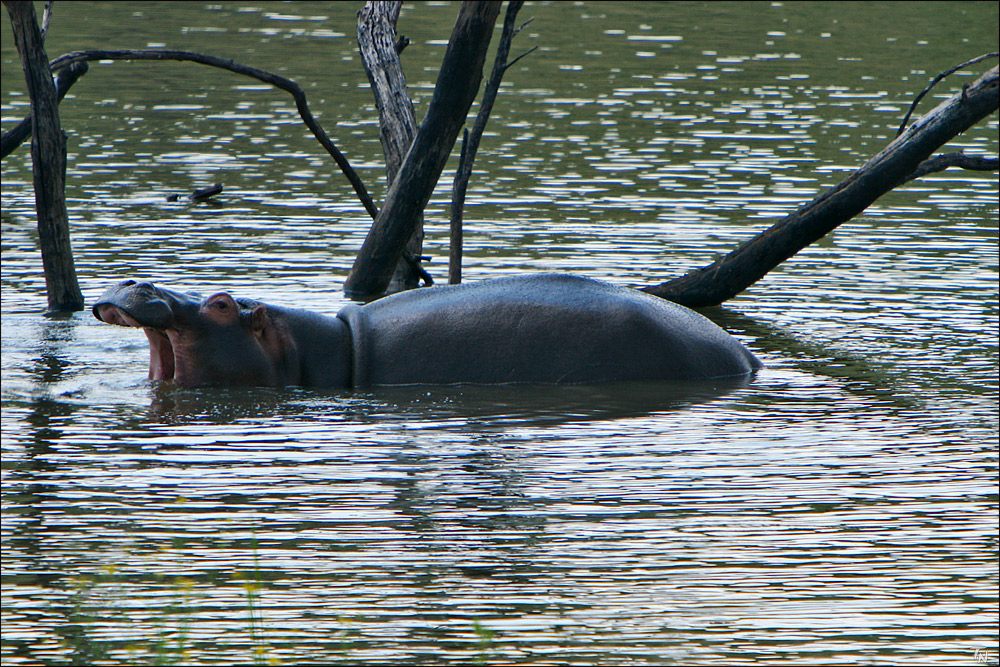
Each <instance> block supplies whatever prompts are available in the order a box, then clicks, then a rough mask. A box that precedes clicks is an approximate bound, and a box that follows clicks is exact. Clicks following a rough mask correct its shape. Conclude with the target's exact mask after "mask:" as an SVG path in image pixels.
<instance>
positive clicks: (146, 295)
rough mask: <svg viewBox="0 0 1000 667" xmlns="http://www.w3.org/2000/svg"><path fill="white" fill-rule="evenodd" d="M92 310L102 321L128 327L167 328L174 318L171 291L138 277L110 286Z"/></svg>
mask: <svg viewBox="0 0 1000 667" xmlns="http://www.w3.org/2000/svg"><path fill="white" fill-rule="evenodd" d="M91 310H92V312H93V313H94V317H96V318H97V319H99V320H101V321H102V322H107V323H108V324H118V325H121V326H126V327H140V328H147V327H148V328H152V329H166V328H167V327H169V326H170V325H171V323H172V322H173V321H174V313H173V308H172V307H171V304H170V302H169V295H168V294H167V293H164V292H163V291H161V290H160V289H158V288H157V287H156V286H155V285H153V284H152V283H146V282H136V281H135V280H123V281H122V282H120V283H118V284H117V285H115V286H114V287H110V288H109V289H108V290H107V291H106V292H104V294H102V295H101V297H100V298H99V299H98V300H97V302H96V303H95V304H94V307H93V308H92V309H91Z"/></svg>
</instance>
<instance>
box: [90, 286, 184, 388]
mask: <svg viewBox="0 0 1000 667" xmlns="http://www.w3.org/2000/svg"><path fill="white" fill-rule="evenodd" d="M94 311H95V314H96V315H97V317H98V319H100V320H101V321H103V322H107V323H108V324H117V325H118V326H123V327H134V328H137V329H142V330H143V332H144V333H145V334H146V338H147V339H148V340H149V379H150V380H172V379H174V371H175V369H176V367H177V362H176V360H175V358H174V346H173V344H172V343H171V342H170V337H169V336H168V335H167V333H166V332H165V331H160V330H159V329H152V328H150V327H146V326H143V325H142V324H140V323H139V322H138V321H137V320H136V319H135V318H134V317H132V316H131V315H129V314H128V313H126V312H125V311H124V310H122V309H121V308H119V307H118V306H114V305H111V304H109V303H102V304H99V305H97V306H96V307H95V308H94Z"/></svg>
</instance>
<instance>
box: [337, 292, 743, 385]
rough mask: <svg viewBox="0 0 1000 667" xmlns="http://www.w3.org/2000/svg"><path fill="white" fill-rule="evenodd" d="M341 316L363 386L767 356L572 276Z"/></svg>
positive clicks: (723, 368) (423, 296)
mask: <svg viewBox="0 0 1000 667" xmlns="http://www.w3.org/2000/svg"><path fill="white" fill-rule="evenodd" d="M339 317H341V318H342V319H343V320H345V321H346V322H347V323H348V326H349V328H350V329H351V336H352V339H353V343H352V345H353V356H354V361H353V367H354V379H353V385H354V386H356V387H369V386H377V385H400V384H457V383H476V384H502V383H589V382H607V381H619V380H661V379H662V380H703V379H711V378H722V377H735V376H741V375H747V374H749V373H751V372H753V370H755V369H756V368H759V367H760V363H759V362H758V361H757V359H756V358H755V357H754V356H753V355H752V354H751V353H750V352H749V351H748V350H747V349H746V348H744V347H743V345H741V344H740V343H739V341H737V340H736V339H735V338H733V337H732V336H730V335H729V334H728V333H726V332H725V331H723V330H722V329H721V328H719V327H718V326H716V325H715V324H714V323H712V322H711V321H710V320H708V319H706V318H705V317H703V316H701V315H699V314H698V313H695V312H694V311H691V310H689V309H687V308H684V307H682V306H678V305H677V304H674V303H670V302H668V301H664V300H663V299H659V298H657V297H654V296H650V295H648V294H645V293H643V292H639V291H636V290H632V289H628V288H624V287H617V286H614V285H610V284H608V283H604V282H600V281H597V280H591V279H589V278H582V277H579V276H572V275H562V274H544V273H543V274H527V275H517V276H511V277H506V278H496V279H493V280H484V281H479V282H472V283H467V284H463V285H458V286H448V287H432V288H426V289H419V290H413V291H409V292H403V293H400V294H396V295H393V296H389V297H386V298H384V299H380V300H379V301H376V302H374V303H371V304H368V305H366V306H361V307H358V306H349V307H347V308H345V309H344V310H343V311H341V313H340V315H339Z"/></svg>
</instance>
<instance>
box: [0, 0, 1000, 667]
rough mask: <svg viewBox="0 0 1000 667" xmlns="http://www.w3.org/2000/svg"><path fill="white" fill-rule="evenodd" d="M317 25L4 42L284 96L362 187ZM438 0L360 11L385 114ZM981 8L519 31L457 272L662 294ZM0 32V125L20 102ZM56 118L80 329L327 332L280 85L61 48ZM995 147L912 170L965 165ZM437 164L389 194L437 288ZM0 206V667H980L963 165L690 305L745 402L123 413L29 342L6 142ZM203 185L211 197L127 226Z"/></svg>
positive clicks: (977, 470)
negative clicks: (68, 72) (591, 282)
mask: <svg viewBox="0 0 1000 667" xmlns="http://www.w3.org/2000/svg"><path fill="white" fill-rule="evenodd" d="M359 8H360V3H283V4H278V3H271V2H262V3H255V4H239V3H228V2H223V3H212V4H202V3H151V2H130V3H56V14H55V18H54V21H53V25H52V29H51V33H50V35H49V37H48V41H47V47H48V52H49V55H50V57H55V56H57V55H59V54H61V53H65V52H68V51H71V50H78V49H84V48H156V47H166V48H178V49H183V48H187V49H191V50H197V51H203V52H207V53H212V54H215V55H220V56H225V57H231V58H234V59H236V60H238V61H240V62H244V63H246V64H249V65H254V66H257V67H261V68H264V69H270V70H274V71H277V72H279V73H281V74H283V75H285V76H288V77H291V78H294V79H295V80H297V81H298V82H299V83H300V84H301V85H302V86H303V87H304V88H305V90H306V91H307V94H308V95H309V99H310V102H311V104H312V105H313V109H314V112H315V113H317V114H318V115H319V116H320V118H321V122H322V123H323V125H324V126H325V127H326V128H327V130H328V132H329V133H330V134H331V136H333V137H334V140H335V141H336V142H337V143H338V145H339V146H340V147H341V149H342V150H343V151H344V152H345V153H346V154H347V156H348V157H349V159H350V160H351V161H352V163H353V164H354V165H355V166H356V167H358V168H359V170H360V172H361V174H362V177H363V178H364V179H365V180H366V182H367V183H368V185H369V188H370V189H371V190H372V191H373V193H374V194H375V196H376V199H377V200H380V199H381V197H382V196H383V195H384V191H385V185H384V173H383V171H382V166H381V165H382V158H381V151H380V147H379V143H378V127H377V123H376V120H375V114H374V109H373V103H372V101H371V95H370V93H369V91H368V89H367V81H366V79H365V76H364V73H363V70H362V68H361V64H360V59H359V57H358V56H357V55H356V46H355V40H354V38H353V35H354V32H355V27H354V25H355V14H356V12H357V10H358V9H359ZM456 8H457V6H456V5H455V4H447V3H434V4H420V3H415V4H412V5H406V7H405V9H404V11H403V15H402V17H401V19H400V29H401V32H403V33H404V34H406V35H407V36H408V37H409V38H410V40H411V42H412V43H411V46H410V47H408V48H407V50H406V51H405V52H404V54H403V55H404V57H403V60H404V65H405V67H406V73H407V76H408V78H409V81H410V85H411V89H412V91H413V93H414V97H415V99H416V104H417V114H418V117H422V115H423V110H424V109H425V108H426V103H427V101H428V100H429V96H430V94H431V92H432V89H433V82H434V80H435V77H436V72H437V67H438V65H439V63H440V58H441V55H442V53H443V50H444V45H445V43H446V40H447V37H448V34H449V32H450V29H451V24H452V22H453V20H454V15H455V11H456ZM997 14H998V9H997V4H996V3H960V2H954V3H903V4H899V3H857V4H854V3H851V4H843V3H801V4H800V3H770V4H767V3H753V4H743V3H736V4H727V3H707V4H701V3H666V4H660V3H633V2H617V3H569V2H566V3H535V4H529V5H528V6H526V7H525V8H524V10H523V11H522V17H523V18H524V19H528V18H532V17H533V18H534V21H533V22H532V23H531V24H530V25H529V26H528V27H527V28H525V30H524V31H523V32H522V33H521V35H520V36H519V37H518V39H517V41H516V42H515V46H514V53H515V54H517V53H520V52H521V51H523V50H526V49H528V48H530V47H532V46H537V47H538V50H537V51H536V52H535V53H533V54H532V55H530V56H528V57H527V58H525V59H523V60H521V61H519V62H518V63H517V64H516V65H515V66H514V67H512V68H511V70H510V71H509V72H508V75H507V77H506V82H505V86H504V88H503V90H502V93H501V96H500V99H499V100H498V103H497V106H496V110H495V112H494V115H493V118H492V119H491V124H490V128H489V132H488V134H487V136H486V137H485V138H484V141H483V146H482V149H481V152H480V157H479V160H478V162H477V173H476V175H475V176H474V179H473V183H472V186H471V188H470V201H469V206H468V209H467V212H466V221H467V228H468V231H467V236H466V248H467V251H468V252H467V256H466V261H465V267H466V276H467V277H468V278H469V279H476V278H485V277H490V276H496V275H501V274H505V273H511V272H518V271H535V270H556V271H567V272H576V273H581V274H585V275H590V276H594V277H598V278H603V279H608V280H612V281H614V282H618V283H621V284H632V285H640V284H650V283H652V282H658V281H662V280H666V279H668V278H670V277H673V276H676V275H679V274H680V273H682V272H684V271H686V270H687V269H690V268H693V267H697V266H701V265H704V264H706V263H708V262H709V261H710V260H711V259H712V258H713V257H714V256H715V255H717V254H718V253H721V252H725V251H727V250H728V249H730V248H731V247H732V246H733V245H734V244H735V243H737V242H739V241H740V240H742V239H744V238H746V237H748V236H749V235H751V234H753V233H754V232H755V231H757V230H759V229H761V228H763V227H765V226H767V225H769V224H771V223H772V222H773V221H774V220H775V219H776V218H778V217H780V216H781V215H782V214H783V213H784V212H786V211H788V210H791V209H793V208H794V207H796V206H798V205H799V204H801V203H803V202H804V201H807V200H808V199H810V198H811V197H813V196H814V195H815V194H816V193H818V192H820V191H821V190H822V189H823V188H825V187H828V186H829V185H832V184H834V183H836V182H837V181H839V180H840V179H841V178H842V177H843V176H844V175H845V174H846V173H847V172H848V171H849V170H850V169H853V168H854V167H856V166H858V165H860V164H861V163H862V162H864V160H866V159H867V158H868V157H869V156H870V155H872V154H874V153H875V152H877V151H878V150H879V149H880V148H881V147H882V146H884V145H885V144H886V143H887V142H888V141H889V140H890V138H891V137H892V136H893V135H894V133H895V128H896V126H897V125H898V123H899V120H900V119H901V117H902V115H903V113H904V112H905V110H906V107H907V105H908V104H909V102H910V101H911V100H912V99H913V97H914V96H915V95H916V93H918V92H919V91H920V90H921V89H922V88H923V87H924V85H925V83H926V82H927V81H928V80H929V79H930V78H932V77H933V76H934V75H935V74H937V73H938V72H940V71H942V70H945V69H947V68H948V67H950V66H952V65H954V64H957V63H959V62H962V61H964V60H967V59H969V58H971V57H974V56H976V55H979V54H981V53H984V52H987V51H991V50H996V49H997V34H998V21H997ZM2 34H3V45H2V56H3V79H2V91H0V92H2V113H3V127H4V128H5V129H7V128H9V127H10V126H11V125H12V124H13V123H14V122H15V121H16V120H18V119H19V118H20V117H22V116H23V115H24V114H25V113H26V110H27V99H26V97H25V96H24V94H23V90H24V85H23V78H22V77H21V74H20V71H19V67H18V65H17V59H16V53H15V51H14V47H13V43H12V38H11V36H10V30H9V24H8V23H7V22H4V28H3V33H2ZM984 69H985V67H981V68H979V69H976V68H973V71H972V72H970V73H968V74H958V75H955V76H954V77H953V78H952V79H949V80H948V81H947V82H946V83H945V84H943V88H942V89H941V90H940V91H939V92H938V93H935V94H932V95H930V96H928V99H926V100H925V101H924V102H923V103H922V105H921V111H926V110H928V109H930V108H932V107H933V105H934V104H936V101H935V100H940V99H941V98H943V97H946V96H947V95H950V94H951V93H952V92H953V91H954V90H955V89H956V88H957V86H959V85H961V84H962V83H968V82H970V81H972V77H973V76H976V75H978V74H977V72H981V71H983V70H984ZM931 98H933V99H931ZM61 113H62V119H63V124H64V127H65V129H66V132H67V134H68V136H69V151H70V158H69V167H68V178H67V197H68V200H69V206H70V217H71V226H72V234H73V243H74V253H75V257H76V262H77V270H78V272H79V276H80V281H81V285H82V288H83V290H84V293H85V295H86V297H87V299H88V303H93V301H94V299H95V298H96V297H97V296H98V295H99V294H100V293H101V292H102V291H103V290H104V289H105V288H106V287H107V286H108V285H110V284H111V283H113V282H115V281H117V280H120V279H123V278H125V277H136V278H143V279H148V280H153V281H156V282H163V283H167V284H169V285H170V286H172V287H174V288H177V289H190V290H196V291H200V292H202V293H211V292H215V291H221V290H223V289H230V290H232V291H233V292H234V293H237V294H240V295H245V296H253V297H256V298H261V299H265V300H268V301H272V302H275V303H281V304H286V305H291V306H298V307H307V308H313V309H315V310H319V311H322V312H327V313H333V312H336V311H337V310H338V309H339V308H340V307H342V306H343V305H344V304H345V303H346V301H345V299H344V297H343V294H342V291H341V290H342V284H343V279H344V277H345V275H346V273H347V270H348V269H349V267H350V265H351V263H352V261H353V257H354V253H355V252H356V250H357V248H358V247H359V246H360V243H361V241H362V239H363V237H364V233H365V231H366V230H367V227H368V223H369V221H368V219H367V217H366V215H365V213H364V210H363V209H362V207H361V206H360V204H358V203H357V201H356V200H355V199H354V197H353V195H352V192H351V190H350V188H349V186H348V185H347V184H346V182H345V181H344V179H343V177H342V176H340V175H339V174H338V173H337V171H336V169H335V168H334V166H333V165H332V161H331V160H329V159H328V158H326V157H325V156H324V154H323V153H322V151H321V149H320V148H319V147H318V146H317V145H316V144H315V143H314V141H313V140H312V138H311V136H310V135H309V134H308V132H307V130H305V129H304V127H303V126H302V125H301V123H300V122H299V120H298V118H297V115H296V113H295V107H294V104H293V103H292V101H291V99H289V98H288V97H287V96H285V95H284V94H283V93H280V92H277V91H273V90H270V89H267V88H266V87H264V86H261V85H258V84H257V83H256V82H254V81H251V80H249V79H241V78H239V77H236V76H235V75H231V74H228V73H225V72H221V71H215V70H209V69H207V68H200V67H197V66H194V65H191V64H180V63H123V62H116V63H93V64H92V65H91V70H90V72H89V73H88V74H87V75H86V76H85V77H84V78H83V79H82V80H81V81H80V82H79V83H77V85H76V86H75V87H74V88H73V90H72V91H71V95H70V96H68V98H67V100H66V101H64V102H63V104H62V106H61ZM997 127H998V126H997V120H996V116H994V117H992V118H991V119H990V120H989V121H988V122H985V123H982V124H980V125H979V126H978V127H976V128H973V129H972V130H970V131H969V132H967V133H965V134H964V135H962V136H961V137H960V138H958V139H957V140H956V141H954V142H953V144H952V145H950V146H949V147H948V148H947V150H965V151H967V152H969V153H973V154H995V153H996V152H997ZM453 169H454V163H452V164H450V165H449V168H448V169H447V170H446V172H445V176H444V178H443V179H442V182H441V184H440V186H439V190H438V192H437V193H436V194H435V197H434V198H433V199H432V201H431V204H430V206H429V209H428V239H427V244H426V247H427V254H429V255H431V256H432V257H433V260H432V262H431V263H430V266H429V268H430V270H431V271H432V272H433V273H434V275H435V276H437V277H438V279H439V280H441V281H443V280H444V267H445V265H446V254H447V233H446V231H445V230H444V222H445V220H446V218H447V200H448V192H449V189H450V179H451V171H452V170H453ZM2 179H3V187H2V224H3V246H2V251H3V255H2V260H3V261H2V288H3V289H2V311H3V392H2V403H3V420H2V453H3V527H2V541H3V544H2V547H3V593H2V601H3V604H2V624H3V648H2V657H3V662H4V665H5V666H6V665H8V664H10V665H22V664H23V665H28V664H67V663H75V664H82V663H95V664H112V663H121V662H126V663H128V662H132V663H136V664H149V663H150V662H154V661H159V662H161V663H183V664H220V663H225V664H230V663H233V662H236V663H247V662H258V663H261V664H271V663H275V662H276V663H279V664H282V663H284V664H295V663H300V662H308V661H317V662H334V663H336V662H362V661H363V662H369V663H398V662H401V661H403V662H418V663H419V662H425V663H445V662H451V663H455V662H461V661H476V660H478V661H484V662H487V663H520V664H551V663H558V664H594V663H596V664H662V663H671V662H676V663H678V664H685V665H689V664H704V665H707V664H727V665H739V664H759V663H767V662H773V663H775V664H788V665H805V664H831V663H842V664H863V665H867V664H904V663H906V664H921V665H923V664H938V665H955V664H974V663H975V662H976V656H977V651H978V656H979V657H981V658H985V659H987V661H988V662H989V663H992V664H996V661H997V655H998V652H997V649H998V647H997V631H998V626H997V614H998V595H997V591H998V579H1000V577H998V558H997V550H998V539H997V537H998V528H997V522H998V502H997V500H998V498H997V495H998V494H997V479H998V477H997V471H998V468H997V437H998V408H997V400H998V394H1000V392H998V377H997V376H998V344H997V338H998V336H997V317H998V307H997V296H998V290H997V266H998V253H997V210H998V204H997V196H998V190H997V178H996V175H995V174H991V173H974V172H959V171H948V172H944V173H940V174H936V175H934V176H931V177H928V178H925V179H922V180H921V181H919V182H916V183H913V184H910V185H909V186H907V187H905V188H903V189H900V190H899V191H897V192H894V193H891V194H890V195H888V196H886V197H884V198H883V199H882V200H880V201H879V202H877V203H876V205H875V206H873V207H871V208H870V209H869V210H867V211H866V212H865V213H864V214H863V215H862V216H859V217H858V218H857V219H855V220H853V221H851V222H849V223H847V224H845V225H843V226H842V227H841V228H840V229H838V230H837V231H836V232H835V233H834V234H832V235H830V236H829V237H827V238H825V239H823V240H822V241H821V242H819V243H817V244H815V245H814V246H812V247H811V248H809V249H807V250H805V251H804V252H802V253H800V254H799V255H798V256H796V257H795V258H794V259H793V260H791V261H789V262H787V263H786V264H785V265H783V266H782V267H781V268H780V270H778V271H776V272H774V273H772V274H770V275H768V276H767V277H766V278H765V279H764V280H762V281H761V282H760V283H759V284H757V285H755V286H754V287H753V288H751V289H750V290H748V291H747V292H746V293H744V294H743V295H741V296H739V297H738V298H736V299H734V300H733V301H731V302H729V303H728V304H726V308H724V309H714V310H710V311H707V313H706V314H708V315H709V316H710V317H712V318H713V319H715V320H716V321H717V322H719V323H720V324H722V325H723V326H725V327H726V328H727V329H729V330H730V331H732V332H733V333H734V334H735V335H737V336H738V337H739V338H740V339H741V340H742V341H743V342H745V343H746V344H747V345H748V346H749V347H750V348H751V349H752V350H753V351H754V352H755V353H757V354H758V355H759V356H760V357H761V358H762V359H763V360H764V361H765V363H766V364H767V367H766V368H765V370H764V371H762V372H761V373H760V375H759V376H758V377H757V378H756V379H755V380H754V381H753V382H752V383H751V384H750V385H749V386H745V387H717V386H709V387H703V386H662V385H655V384H653V385H632V386H620V387H614V386H611V387H569V388H564V389H559V390H553V389H538V388H536V389H528V388H521V389H511V388H506V389H499V390H497V389H487V388H440V389H430V390H428V389H422V390H417V389H409V390H397V391H384V392H378V393H373V394H364V393H322V392H314V391H305V390H298V389H286V390H280V391H278V390H218V389H216V390H194V391H179V390H175V389H173V388H172V387H166V386H151V385H150V383H149V382H147V381H146V380H145V379H144V377H145V373H146V363H147V361H146V359H147V345H146V341H145V339H144V337H143V336H142V335H141V334H140V333H139V332H137V331H131V330H126V329H122V328H117V327H109V326H104V325H101V324H100V323H98V322H97V321H96V320H95V319H93V317H92V316H91V315H90V314H89V313H86V312H84V313H77V314H75V315H73V316H71V317H46V316H44V315H43V314H42V311H43V310H44V308H45V294H44V281H43V278H42V275H41V262H40V258H39V254H38V249H37V235H36V232H35V219H34V201H33V194H32V191H31V173H30V158H29V155H28V151H27V149H26V147H22V148H21V149H19V150H18V151H17V152H16V153H15V154H13V155H12V156H10V157H9V158H8V159H6V160H4V162H3V166H2ZM215 182H220V183H223V184H224V185H225V192H224V193H223V195H222V196H221V197H219V201H218V203H217V204H216V205H199V206H190V205H183V204H168V203H166V202H165V201H164V196H165V195H166V194H168V193H171V192H188V191H190V190H193V189H194V188H196V187H203V186H205V185H208V184H211V183H215Z"/></svg>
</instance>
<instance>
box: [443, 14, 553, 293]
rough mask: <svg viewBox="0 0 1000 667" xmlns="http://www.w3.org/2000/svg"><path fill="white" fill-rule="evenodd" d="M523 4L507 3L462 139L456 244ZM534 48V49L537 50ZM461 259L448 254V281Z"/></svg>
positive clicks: (454, 200) (455, 191)
mask: <svg viewBox="0 0 1000 667" xmlns="http://www.w3.org/2000/svg"><path fill="white" fill-rule="evenodd" d="M523 5H524V2H523V0H511V2H508V3H507V13H506V15H505V16H504V21H503V32H502V33H501V35H500V43H499V44H498V45H497V53H496V57H495V59H494V61H493V71H492V72H491V73H490V78H489V81H487V82H486V87H485V89H484V90H483V100H482V102H481V103H480V104H479V113H477V114H476V120H475V122H474V123H473V124H472V131H471V132H470V133H469V134H468V140H467V141H465V140H463V142H462V156H463V157H462V160H461V161H460V162H459V167H458V169H457V170H456V171H455V181H454V184H453V186H452V191H451V192H452V195H451V220H452V222H451V229H452V244H453V245H454V244H456V241H455V234H458V235H459V236H460V235H461V229H462V217H463V213H462V210H463V208H464V207H465V193H466V191H467V189H468V187H469V178H470V177H471V176H472V164H473V162H475V159H476V151H477V150H479V141H480V140H481V139H482V137H483V131H485V129H486V122H487V121H488V120H489V117H490V112H491V111H492V110H493V103H494V102H496V99H497V93H498V92H499V90H500V83H501V81H502V80H503V75H504V72H506V71H507V67H509V65H507V57H508V56H509V55H510V43H511V41H512V40H513V39H514V36H515V35H516V34H517V33H518V32H519V31H520V28H515V27H514V21H515V20H516V19H517V12H518V11H520V9H521V7H522V6H523ZM524 25H527V22H525V23H524V24H523V25H522V27H524ZM531 51H534V49H532V50H531ZM531 51H528V53H531ZM528 53H525V54H523V55H522V56H521V57H522V58H523V57H524V56H526V55H528ZM519 59H520V58H519ZM515 62H516V61H515ZM512 64H513V63H511V65H512ZM461 243H462V242H461V238H459V239H458V242H457V245H458V246H459V252H461ZM461 261H462V258H461V256H460V255H459V256H458V257H456V256H455V251H454V250H452V251H451V252H450V253H449V262H448V273H449V280H450V281H453V282H452V284H454V283H455V282H457V281H460V280H461V275H462V268H461Z"/></svg>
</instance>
